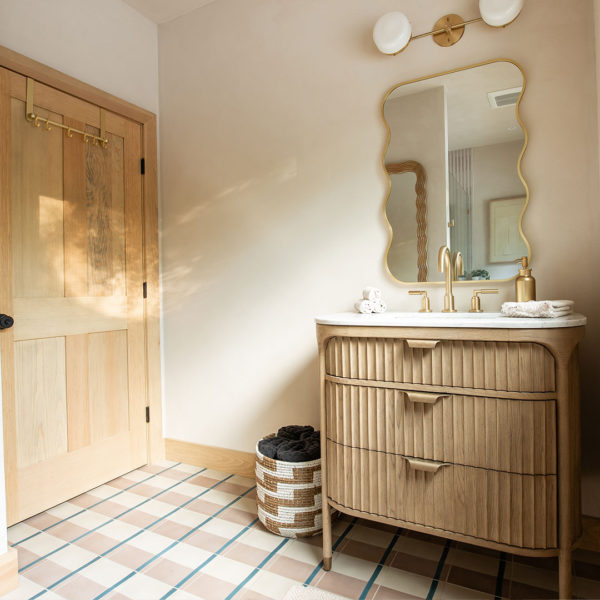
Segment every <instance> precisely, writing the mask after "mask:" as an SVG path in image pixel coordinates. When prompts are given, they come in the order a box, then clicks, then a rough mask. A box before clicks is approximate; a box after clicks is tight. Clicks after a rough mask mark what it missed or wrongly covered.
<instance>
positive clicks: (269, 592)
mask: <svg viewBox="0 0 600 600" xmlns="http://www.w3.org/2000/svg"><path fill="white" fill-rule="evenodd" d="M294 585H298V582H297V581H295V580H294V579H291V578H289V577H284V576H282V575H278V574H276V573H271V572H269V571H261V572H260V573H258V574H257V575H255V576H254V577H253V578H252V579H251V580H250V581H249V582H248V583H247V584H246V585H245V586H244V589H245V590H246V591H247V592H253V593H254V594H255V595H253V594H252V593H247V595H246V597H247V598H248V599H250V598H254V597H257V598H258V596H257V594H260V595H261V596H262V597H264V598H269V599H272V600H281V598H283V597H284V596H285V594H286V592H287V591H288V590H289V589H290V588H291V587H292V586H294Z"/></svg>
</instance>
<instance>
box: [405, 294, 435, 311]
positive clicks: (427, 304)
mask: <svg viewBox="0 0 600 600" xmlns="http://www.w3.org/2000/svg"><path fill="white" fill-rule="evenodd" d="M408 293H409V295H410V296H423V298H422V300H421V310H420V311H419V312H425V313H430V312H431V301H430V300H429V296H428V295H427V292H426V291H425V290H409V292H408Z"/></svg>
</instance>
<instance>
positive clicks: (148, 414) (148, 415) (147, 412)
mask: <svg viewBox="0 0 600 600" xmlns="http://www.w3.org/2000/svg"><path fill="white" fill-rule="evenodd" d="M146 423H150V407H149V406H146Z"/></svg>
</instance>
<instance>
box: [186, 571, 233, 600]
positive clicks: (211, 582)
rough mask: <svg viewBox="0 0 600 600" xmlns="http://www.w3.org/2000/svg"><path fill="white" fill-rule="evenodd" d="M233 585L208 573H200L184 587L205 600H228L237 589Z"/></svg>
mask: <svg viewBox="0 0 600 600" xmlns="http://www.w3.org/2000/svg"><path fill="white" fill-rule="evenodd" d="M235 587H236V586H235V585H234V584H233V583H229V582H228V581H223V580H222V579H218V578H216V577H212V576H211V575H207V574H206V573H199V574H198V575H196V576H195V577H193V578H192V579H190V581H189V582H187V583H186V584H185V585H184V586H183V588H182V589H183V590H184V591H186V592H188V593H190V594H193V595H195V596H198V597H200V598H203V599H204V600H210V599H211V598H227V596H228V595H229V594H231V592H233V590H234V589H235Z"/></svg>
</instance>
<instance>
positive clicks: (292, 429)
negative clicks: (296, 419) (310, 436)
mask: <svg viewBox="0 0 600 600" xmlns="http://www.w3.org/2000/svg"><path fill="white" fill-rule="evenodd" d="M314 430H315V428H314V427H311V426H310V425H288V426H287V427H281V428H280V429H279V431H278V432H277V437H281V438H285V439H286V440H299V439H300V437H301V435H302V434H303V433H312V432H313V431H314Z"/></svg>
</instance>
